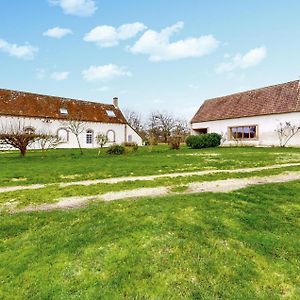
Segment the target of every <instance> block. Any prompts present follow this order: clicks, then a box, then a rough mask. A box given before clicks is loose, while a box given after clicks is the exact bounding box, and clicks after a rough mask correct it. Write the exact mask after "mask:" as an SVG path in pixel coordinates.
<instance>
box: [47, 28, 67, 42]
mask: <svg viewBox="0 0 300 300" xmlns="http://www.w3.org/2000/svg"><path fill="white" fill-rule="evenodd" d="M72 33H73V32H72V30H71V29H68V28H60V27H53V28H50V29H48V30H47V31H45V32H44V33H43V35H44V36H48V37H51V38H55V39H61V38H62V37H64V36H66V35H68V34H72Z"/></svg>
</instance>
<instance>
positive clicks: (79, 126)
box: [62, 119, 86, 154]
mask: <svg viewBox="0 0 300 300" xmlns="http://www.w3.org/2000/svg"><path fill="white" fill-rule="evenodd" d="M62 125H63V126H64V128H66V129H67V130H68V131H70V132H71V133H73V134H74V135H75V137H76V140H77V144H78V147H79V149H80V154H83V150H82V147H81V143H80V139H79V136H80V134H82V133H83V132H84V131H85V130H86V126H85V123H84V122H83V121H81V120H80V119H78V120H66V121H63V122H62Z"/></svg>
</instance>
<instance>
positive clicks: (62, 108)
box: [59, 107, 68, 115]
mask: <svg viewBox="0 0 300 300" xmlns="http://www.w3.org/2000/svg"><path fill="white" fill-rule="evenodd" d="M59 112H60V113H61V114H62V115H67V114H68V110H67V109H66V108H65V107H61V108H60V109H59Z"/></svg>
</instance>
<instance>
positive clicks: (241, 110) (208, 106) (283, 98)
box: [191, 80, 300, 123]
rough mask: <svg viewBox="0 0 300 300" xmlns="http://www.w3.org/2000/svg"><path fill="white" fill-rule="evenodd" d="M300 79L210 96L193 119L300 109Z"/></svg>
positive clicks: (200, 119) (196, 121)
mask: <svg viewBox="0 0 300 300" xmlns="http://www.w3.org/2000/svg"><path fill="white" fill-rule="evenodd" d="M299 90H300V81H299V80H296V81H291V82H287V83H283V84H278V85H274V86H269V87H265V88H260V89H255V90H251V91H246V92H242V93H237V94H233V95H229V96H223V97H218V98H214V99H209V100H206V101H205V102H204V103H203V104H202V106H201V107H200V108H199V110H198V111H197V113H196V114H195V116H194V117H193V119H192V121H191V122H192V123H200V122H206V121H215V120H224V119H234V118H242V117H250V116H260V115H269V114H280V113H289V112H300V92H299Z"/></svg>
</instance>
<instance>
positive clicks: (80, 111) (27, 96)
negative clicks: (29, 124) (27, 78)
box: [0, 89, 127, 124]
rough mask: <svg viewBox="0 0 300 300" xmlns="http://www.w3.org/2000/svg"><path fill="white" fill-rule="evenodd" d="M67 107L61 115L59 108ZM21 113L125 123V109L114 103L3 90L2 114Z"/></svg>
mask: <svg viewBox="0 0 300 300" xmlns="http://www.w3.org/2000/svg"><path fill="white" fill-rule="evenodd" d="M61 108H63V109H67V111H68V114H61V112H60V109H61ZM107 110H108V111H109V110H112V111H113V112H114V113H115V117H110V116H109V115H108V114H107ZM1 115H2V116H3V115H4V116H20V117H34V118H50V119H61V120H66V119H67V120H78V119H80V120H82V121H89V122H102V123H121V124H126V123H127V121H126V119H125V118H124V116H123V114H122V112H121V111H120V110H119V109H117V108H116V107H115V106H114V105H112V104H102V103H96V102H88V101H83V100H75V99H69V98H61V97H54V96H46V95H39V94H32V93H26V92H19V91H12V90H4V89H0V116H1Z"/></svg>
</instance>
